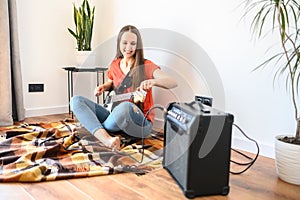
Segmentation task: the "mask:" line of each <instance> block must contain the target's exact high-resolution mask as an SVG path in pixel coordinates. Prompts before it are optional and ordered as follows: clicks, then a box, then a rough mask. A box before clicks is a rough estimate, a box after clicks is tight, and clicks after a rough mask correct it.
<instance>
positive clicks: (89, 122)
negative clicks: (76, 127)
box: [70, 96, 152, 138]
mask: <svg viewBox="0 0 300 200" xmlns="http://www.w3.org/2000/svg"><path fill="white" fill-rule="evenodd" d="M70 106H71V110H72V111H73V113H74V114H75V115H76V117H77V119H78V120H79V122H80V123H81V124H82V125H83V126H84V127H85V128H86V129H87V130H88V131H89V132H90V133H91V134H94V133H95V131H97V130H98V129H101V128H104V129H106V130H107V131H108V132H109V133H111V132H117V131H123V132H125V133H126V134H128V135H131V136H134V137H138V138H145V137H147V136H148V135H150V133H151V130H152V123H151V122H150V121H149V120H146V119H145V120H144V118H145V117H144V114H143V112H142V111H141V110H140V109H139V108H138V107H137V106H136V105H135V104H134V103H131V102H128V101H125V102H122V103H120V104H119V105H118V106H116V107H115V108H114V109H113V110H112V112H110V111H108V110H107V109H106V108H105V107H103V106H102V105H99V104H97V103H95V102H93V101H91V100H89V99H87V98H85V97H82V96H74V97H72V99H71V101H70ZM143 121H144V125H143Z"/></svg>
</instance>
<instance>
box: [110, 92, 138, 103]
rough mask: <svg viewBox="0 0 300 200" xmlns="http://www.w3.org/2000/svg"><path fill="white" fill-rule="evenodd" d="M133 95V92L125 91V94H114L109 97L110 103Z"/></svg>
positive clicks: (127, 98)
mask: <svg viewBox="0 0 300 200" xmlns="http://www.w3.org/2000/svg"><path fill="white" fill-rule="evenodd" d="M133 95H134V92H129V93H125V94H118V95H114V96H112V98H111V103H114V102H118V101H124V100H129V99H131V98H132V96H133Z"/></svg>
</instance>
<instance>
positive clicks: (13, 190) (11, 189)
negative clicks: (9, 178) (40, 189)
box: [0, 183, 33, 200]
mask: <svg viewBox="0 0 300 200" xmlns="http://www.w3.org/2000/svg"><path fill="white" fill-rule="evenodd" d="M0 199H7V200H9V199H22V200H29V199H31V200H32V199H33V197H32V196H31V195H30V194H29V193H28V192H27V191H26V190H25V189H24V188H23V186H22V184H19V183H7V184H0Z"/></svg>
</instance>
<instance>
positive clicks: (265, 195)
mask: <svg viewBox="0 0 300 200" xmlns="http://www.w3.org/2000/svg"><path fill="white" fill-rule="evenodd" d="M66 117H68V115H52V116H42V117H36V118H29V119H26V120H25V121H26V122H28V123H32V122H49V121H57V120H62V119H64V118H66ZM248 155H249V156H254V155H252V154H250V153H248ZM232 159H234V160H240V158H239V157H238V156H237V154H235V153H232ZM231 170H239V167H237V166H234V164H231ZM0 199H5V200H8V199H22V200H27V199H31V200H32V199H43V200H48V199H68V200H71V199H80V200H84V199H103V200H109V199H122V200H126V199H130V200H133V199H134V200H136V199H151V200H155V199H159V200H161V199H186V198H185V196H184V195H183V193H182V191H181V189H180V188H179V186H178V185H177V183H176V182H175V181H174V180H173V179H172V177H171V176H170V175H169V174H168V172H167V171H166V170H165V169H159V170H156V171H152V172H150V173H148V174H146V175H143V176H137V175H135V174H132V173H123V174H116V175H107V176H98V177H91V178H81V179H69V180H62V181H52V182H43V183H5V184H4V183H1V184H0ZM195 199H203V200H205V199H235V200H252V199H255V200H269V199H270V200H277V199H278V200H279V199H282V200H288V199H295V200H296V199H297V200H299V199H300V186H296V185H291V184H288V183H285V182H283V181H281V180H280V179H278V178H277V175H276V171H275V166H274V160H273V159H270V158H266V157H263V156H260V157H259V158H258V160H257V161H256V163H255V164H254V165H253V166H252V167H251V168H250V169H249V170H248V171H246V172H245V173H243V174H241V175H232V174H231V175H230V192H229V194H228V195H227V196H221V195H214V196H206V197H197V198H195Z"/></svg>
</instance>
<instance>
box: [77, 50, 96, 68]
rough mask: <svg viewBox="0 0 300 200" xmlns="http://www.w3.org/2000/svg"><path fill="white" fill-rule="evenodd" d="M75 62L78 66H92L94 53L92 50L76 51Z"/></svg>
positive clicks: (93, 64)
mask: <svg viewBox="0 0 300 200" xmlns="http://www.w3.org/2000/svg"><path fill="white" fill-rule="evenodd" d="M76 64H77V66H78V67H94V66H95V53H94V52H92V51H77V52H76Z"/></svg>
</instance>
